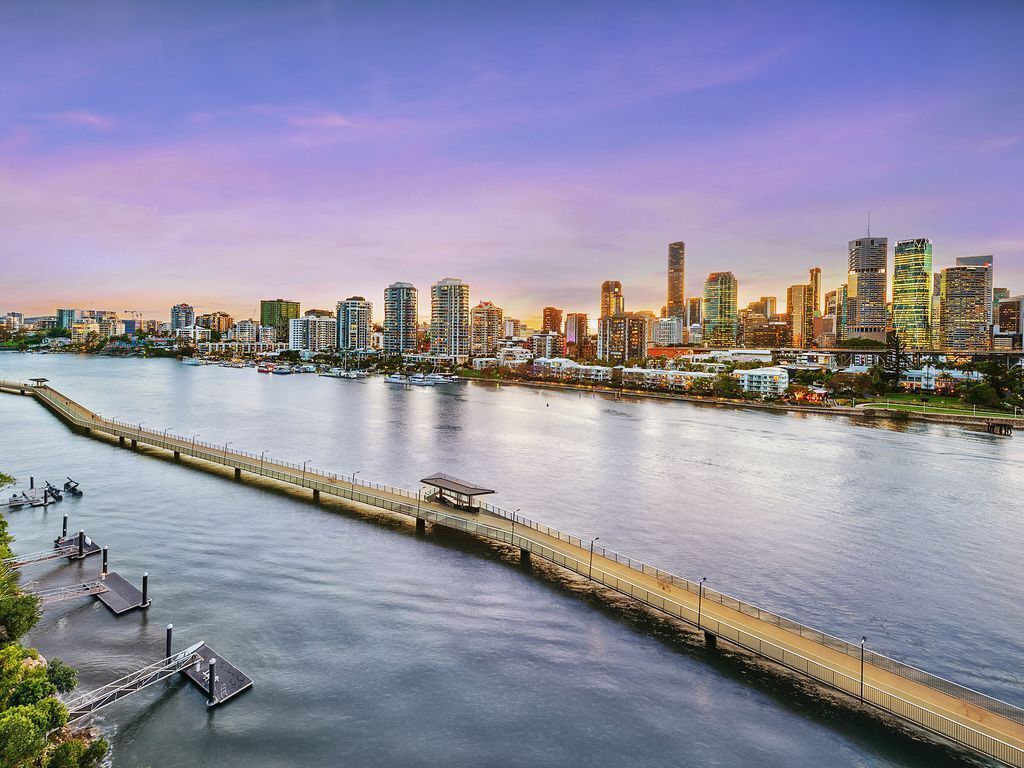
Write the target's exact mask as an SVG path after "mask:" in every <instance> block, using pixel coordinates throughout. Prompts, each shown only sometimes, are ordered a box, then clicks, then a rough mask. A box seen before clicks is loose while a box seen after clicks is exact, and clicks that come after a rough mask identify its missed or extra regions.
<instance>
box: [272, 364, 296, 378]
mask: <svg viewBox="0 0 1024 768" xmlns="http://www.w3.org/2000/svg"><path fill="white" fill-rule="evenodd" d="M270 372H271V373H276V374H277V375H278V376H287V375H288V374H290V373H292V369H291V368H290V367H289V366H287V365H278V366H275V367H274V368H272V369H271V371H270Z"/></svg>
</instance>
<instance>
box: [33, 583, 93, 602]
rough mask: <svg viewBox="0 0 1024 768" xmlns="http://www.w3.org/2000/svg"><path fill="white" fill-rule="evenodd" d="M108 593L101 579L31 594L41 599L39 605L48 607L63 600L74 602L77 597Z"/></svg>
mask: <svg viewBox="0 0 1024 768" xmlns="http://www.w3.org/2000/svg"><path fill="white" fill-rule="evenodd" d="M106 591H107V585H106V584H104V583H103V582H102V581H101V580H100V579H95V580H93V581H83V582H81V583H80V584H66V585H64V586H62V587H50V588H48V589H39V590H36V591H35V592H30V593H29V594H31V595H34V596H35V597H37V598H39V605H40V606H41V607H42V606H46V605H50V604H51V603H59V602H61V601H63V600H73V599H75V598H76V597H89V596H90V595H98V594H100V593H101V592H106Z"/></svg>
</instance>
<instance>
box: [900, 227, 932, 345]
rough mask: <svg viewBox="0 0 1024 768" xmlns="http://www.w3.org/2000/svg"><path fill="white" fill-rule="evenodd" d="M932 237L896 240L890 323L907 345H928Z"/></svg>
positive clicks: (930, 320)
mask: <svg viewBox="0 0 1024 768" xmlns="http://www.w3.org/2000/svg"><path fill="white" fill-rule="evenodd" d="M931 325H932V241H931V240H929V239H928V238H925V237H919V238H915V239H913V240H900V241H898V242H897V243H896V252H895V257H894V260H893V272H892V327H893V330H894V331H896V333H898V334H899V335H900V338H901V339H902V340H903V342H904V343H905V344H906V345H907V346H908V347H910V348H911V349H928V348H929V347H930V346H931Z"/></svg>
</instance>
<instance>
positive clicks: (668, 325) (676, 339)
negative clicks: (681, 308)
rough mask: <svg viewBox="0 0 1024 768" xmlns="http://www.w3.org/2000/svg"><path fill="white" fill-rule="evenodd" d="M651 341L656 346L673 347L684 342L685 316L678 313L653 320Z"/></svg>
mask: <svg viewBox="0 0 1024 768" xmlns="http://www.w3.org/2000/svg"><path fill="white" fill-rule="evenodd" d="M652 341H653V343H654V346H656V347H674V346H679V345H680V344H685V343H686V318H685V317H679V316H678V315H676V316H672V315H669V316H668V317H659V318H658V319H657V320H655V321H654V332H653V334H652Z"/></svg>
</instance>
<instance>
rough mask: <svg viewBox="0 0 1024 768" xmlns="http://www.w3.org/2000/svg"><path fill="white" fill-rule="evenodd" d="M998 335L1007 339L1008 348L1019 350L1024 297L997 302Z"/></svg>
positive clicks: (1023, 327)
mask: <svg viewBox="0 0 1024 768" xmlns="http://www.w3.org/2000/svg"><path fill="white" fill-rule="evenodd" d="M995 319H996V323H997V325H998V326H999V335H1000V336H1002V337H1004V338H1005V337H1009V348H1010V349H1020V348H1021V346H1022V345H1021V341H1022V338H1021V336H1022V334H1024V296H1008V297H1007V298H1005V299H1000V300H999V309H998V311H997V312H996V317H995Z"/></svg>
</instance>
